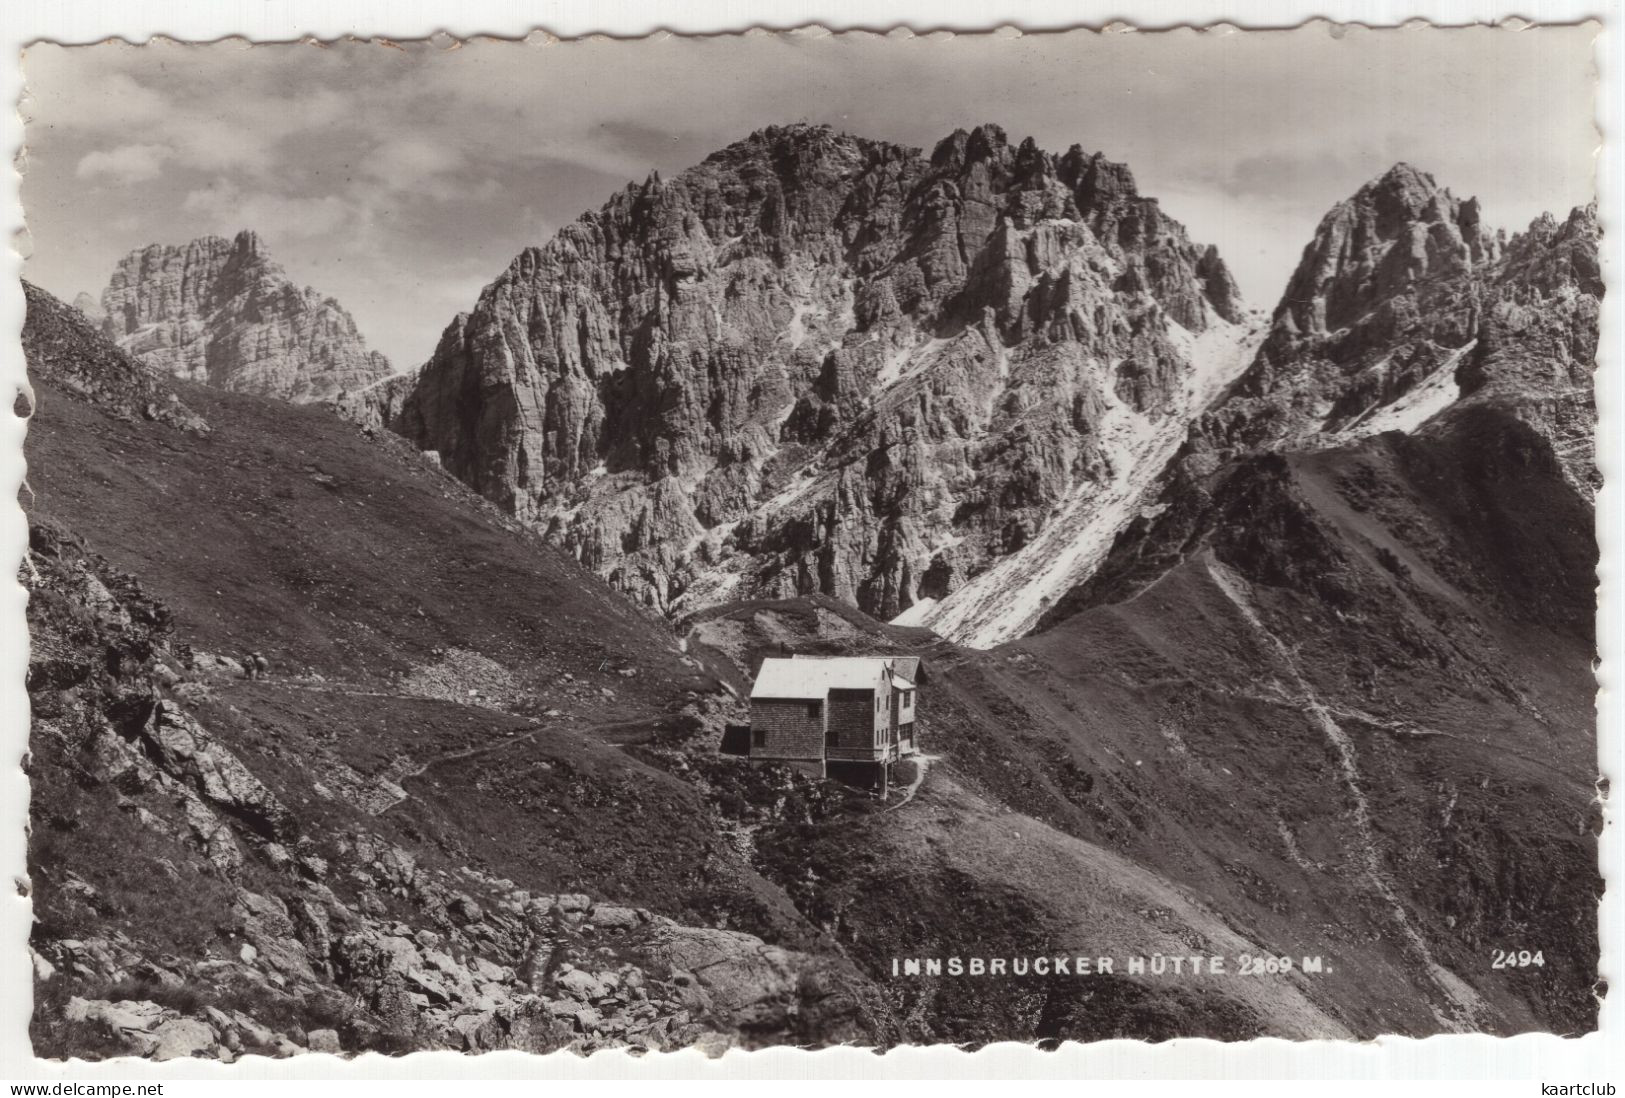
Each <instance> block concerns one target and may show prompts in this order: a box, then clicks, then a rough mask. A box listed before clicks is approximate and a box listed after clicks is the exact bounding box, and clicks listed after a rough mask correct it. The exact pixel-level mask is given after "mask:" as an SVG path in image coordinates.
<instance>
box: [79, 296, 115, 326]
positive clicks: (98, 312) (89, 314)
mask: <svg viewBox="0 0 1625 1098" xmlns="http://www.w3.org/2000/svg"><path fill="white" fill-rule="evenodd" d="M73 307H74V308H75V309H78V310H79V311H80V312H81V313H83V314H85V317H86V319H88V320H89V321H90V322H91V323H92V324H94V325H96V326H97V327H98V328H99V327H101V324H102V321H104V320H106V319H107V314H106V313H105V312H103V311H102V303H101V302H100V301H97V300H96V299H95V298H94V297H91V296H90V295H89V294H87V293H85V292H84V291H83V290H81V291H80V292H79V293H78V295H77V296H75V297H74V299H73Z"/></svg>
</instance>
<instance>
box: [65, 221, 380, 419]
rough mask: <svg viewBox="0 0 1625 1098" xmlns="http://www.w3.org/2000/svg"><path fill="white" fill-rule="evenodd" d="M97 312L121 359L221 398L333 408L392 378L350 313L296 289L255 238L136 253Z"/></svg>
mask: <svg viewBox="0 0 1625 1098" xmlns="http://www.w3.org/2000/svg"><path fill="white" fill-rule="evenodd" d="M101 304H102V309H103V312H104V318H103V319H102V321H101V323H102V326H103V330H104V331H105V332H106V333H107V335H108V336H110V337H111V338H112V339H114V340H115V341H116V342H117V343H118V344H119V346H120V347H122V348H123V349H124V350H126V351H128V352H130V353H131V354H134V355H136V356H137V357H138V358H140V359H142V360H143V361H144V362H147V363H148V364H149V365H152V366H154V367H156V368H157V369H160V370H163V371H165V372H167V373H171V374H174V375H176V376H178V377H184V378H186V379H188V380H190V381H196V382H201V383H204V384H208V385H214V386H217V387H220V388H226V389H233V390H236V391H239V392H249V393H257V394H260V395H263V396H273V397H279V398H281V399H284V400H292V401H312V400H328V399H333V398H335V397H337V396H339V395H340V394H342V393H344V392H346V391H353V390H355V389H360V388H363V387H365V386H367V385H370V384H372V383H374V382H376V381H379V380H381V379H383V378H385V377H388V376H389V375H390V374H391V373H392V372H393V371H392V370H391V368H390V365H389V362H388V360H387V359H385V358H384V356H383V355H381V354H378V353H377V352H376V351H370V350H368V349H367V346H366V342H365V340H363V339H362V337H361V334H360V332H359V331H358V330H357V329H356V325H355V321H354V320H353V319H352V318H351V317H350V315H349V313H347V312H345V310H344V309H343V308H342V307H341V306H340V305H339V304H338V303H337V302H336V301H334V300H333V299H332V298H331V297H326V296H323V295H322V294H319V293H317V292H316V291H315V290H312V289H310V288H309V287H304V288H301V287H299V286H297V285H296V284H295V283H294V282H293V281H292V280H291V279H289V278H288V276H287V274H286V272H284V271H283V269H282V267H281V266H280V265H279V264H278V263H276V262H275V261H274V260H273V259H272V258H271V255H270V252H269V251H268V249H267V248H266V246H265V243H264V241H263V240H262V239H261V238H260V236H259V234H258V233H255V232H253V231H252V230H244V231H242V232H239V233H237V234H236V235H235V236H234V237H233V238H231V239H230V240H227V239H226V238H224V237H220V236H204V237H200V238H198V239H196V240H193V241H191V242H190V243H188V244H184V245H180V246H171V245H159V244H153V245H149V246H148V247H146V248H141V249H137V250H136V251H133V252H131V253H130V254H129V255H127V256H125V257H124V259H122V260H121V261H120V262H119V264H118V267H117V268H116V269H115V270H114V272H113V276H112V278H111V280H110V281H109V282H108V286H107V289H106V290H104V291H103V293H102V301H101ZM87 315H88V314H87Z"/></svg>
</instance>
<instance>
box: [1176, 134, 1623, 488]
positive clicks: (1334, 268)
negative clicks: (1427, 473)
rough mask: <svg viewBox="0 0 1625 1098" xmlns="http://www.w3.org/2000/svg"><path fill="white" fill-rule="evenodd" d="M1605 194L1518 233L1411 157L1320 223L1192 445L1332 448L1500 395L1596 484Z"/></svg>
mask: <svg viewBox="0 0 1625 1098" xmlns="http://www.w3.org/2000/svg"><path fill="white" fill-rule="evenodd" d="M1598 236H1599V230H1598V226H1597V219H1596V210H1595V208H1594V207H1587V208H1583V209H1577V210H1575V211H1573V213H1571V214H1570V215H1569V217H1568V218H1567V220H1566V221H1564V222H1562V223H1559V222H1557V221H1556V220H1555V219H1553V218H1552V217H1551V216H1550V215H1546V216H1543V217H1541V218H1540V219H1539V220H1537V221H1536V222H1535V223H1534V224H1532V225H1530V226H1529V228H1528V230H1527V231H1525V232H1523V233H1520V234H1518V235H1516V236H1514V237H1512V239H1511V240H1510V241H1509V240H1507V239H1506V237H1505V235H1504V234H1494V235H1492V234H1491V233H1490V232H1489V231H1488V230H1487V229H1486V228H1485V227H1484V226H1483V225H1482V223H1481V222H1480V215H1479V209H1478V204H1477V202H1476V200H1472V199H1469V200H1467V201H1465V202H1463V201H1458V200H1457V199H1456V198H1455V197H1453V196H1452V195H1451V194H1450V192H1449V191H1447V190H1445V189H1443V188H1441V187H1439V186H1438V185H1437V184H1436V183H1435V182H1434V180H1433V178H1432V177H1431V176H1429V175H1427V174H1426V173H1423V172H1419V171H1417V170H1416V169H1414V168H1412V167H1410V166H1409V165H1406V164H1400V165H1397V166H1396V167H1394V168H1393V169H1391V170H1390V171H1389V172H1388V173H1387V174H1385V175H1384V176H1382V177H1381V178H1380V179H1376V180H1374V181H1372V182H1371V183H1369V184H1367V185H1366V186H1365V187H1363V188H1361V189H1360V191H1359V192H1358V193H1357V194H1355V195H1354V196H1353V197H1352V198H1350V199H1349V200H1348V201H1346V202H1343V203H1341V204H1339V205H1338V206H1337V207H1336V208H1334V209H1333V210H1332V211H1331V212H1330V213H1329V214H1327V215H1326V217H1325V219H1324V220H1323V221H1322V222H1321V224H1320V227H1319V229H1318V230H1317V232H1316V234H1315V238H1314V240H1313V241H1312V242H1311V243H1310V244H1309V246H1308V247H1307V248H1306V249H1305V250H1304V254H1303V259H1302V261H1301V262H1300V264H1299V266H1298V269H1297V271H1296V272H1295V274H1294V275H1293V277H1292V280H1291V282H1290V283H1289V284H1288V286H1287V290H1286V293H1285V295H1284V296H1283V298H1282V300H1281V303H1280V305H1279V307H1278V308H1277V309H1276V312H1275V317H1274V322H1273V324H1272V326H1271V329H1270V333H1269V336H1268V338H1267V339H1265V340H1264V343H1263V345H1262V347H1261V348H1260V349H1259V352H1258V355H1257V358H1256V359H1255V360H1254V362H1253V363H1252V365H1251V366H1250V367H1249V368H1248V369H1247V371H1246V372H1245V373H1244V374H1243V375H1242V376H1241V378H1240V379H1239V380H1238V381H1237V383H1236V385H1235V386H1234V388H1233V389H1232V391H1231V392H1230V393H1229V394H1228V398H1227V399H1226V400H1225V401H1223V402H1221V403H1220V404H1218V405H1217V406H1216V407H1215V408H1214V409H1213V411H1212V413H1211V414H1210V415H1208V416H1206V417H1204V418H1203V420H1202V421H1201V423H1200V424H1199V425H1198V428H1197V430H1196V431H1195V432H1194V433H1193V448H1194V449H1195V450H1197V451H1204V450H1210V451H1215V452H1218V453H1221V454H1223V453H1233V452H1236V451H1238V450H1245V449H1249V448H1259V447H1276V448H1280V447H1290V448H1310V449H1313V448H1319V447H1323V446H1328V445H1341V444H1343V443H1347V442H1351V441H1353V440H1356V439H1359V438H1363V437H1367V436H1370V435H1374V434H1378V433H1381V432H1382V431H1387V430H1403V431H1413V430H1416V429H1417V428H1419V427H1421V426H1422V425H1423V424H1424V423H1426V422H1428V421H1429V420H1430V419H1432V418H1433V417H1435V416H1437V415H1439V414H1440V413H1442V412H1444V411H1445V410H1446V409H1448V408H1451V407H1453V406H1455V405H1457V404H1458V403H1462V402H1468V401H1473V402H1484V401H1492V402H1494V403H1496V404H1498V405H1501V406H1505V407H1508V408H1515V409H1516V410H1517V414H1518V415H1519V417H1520V418H1523V419H1525V420H1526V421H1527V422H1529V423H1530V424H1531V425H1532V426H1534V427H1535V428H1536V430H1537V432H1538V433H1540V434H1541V435H1542V436H1543V437H1545V438H1547V439H1548V440H1550V441H1552V442H1553V443H1554V445H1555V446H1556V448H1557V449H1558V451H1559V452H1560V454H1561V461H1562V464H1563V469H1564V474H1565V477H1566V479H1568V480H1569V481H1570V483H1572V484H1573V485H1575V486H1576V487H1577V488H1579V489H1580V490H1581V491H1582V493H1583V494H1585V495H1587V496H1588V497H1589V496H1590V495H1591V494H1592V493H1593V492H1594V490H1595V487H1596V481H1597V474H1596V470H1595V468H1594V458H1593V456H1592V443H1591V434H1592V431H1593V429H1594V426H1595V405H1594V403H1593V400H1592V395H1591V390H1592V384H1591V370H1592V364H1593V360H1594V358H1595V355H1596V342H1597V315H1598V303H1599V300H1600V298H1601V295H1602V280H1601V276H1600V273H1599V268H1598V266H1597V245H1598Z"/></svg>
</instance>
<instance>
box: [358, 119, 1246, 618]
mask: <svg viewBox="0 0 1625 1098" xmlns="http://www.w3.org/2000/svg"><path fill="white" fill-rule="evenodd" d="M1249 319H1250V318H1249V317H1248V316H1247V315H1246V314H1244V312H1243V311H1242V306H1241V305H1240V302H1239V299H1238V295H1237V292H1236V289H1235V286H1234V283H1233V282H1232V281H1231V279H1230V276H1229V274H1228V272H1227V271H1226V269H1225V267H1224V264H1223V262H1222V260H1220V259H1219V257H1218V255H1217V253H1216V252H1215V251H1214V250H1213V249H1211V248H1207V249H1204V248H1202V247H1200V246H1198V245H1195V244H1193V243H1191V242H1190V241H1189V239H1188V238H1187V236H1186V234H1185V232H1184V230H1183V228H1182V227H1180V226H1179V225H1178V224H1177V223H1175V222H1173V221H1171V220H1170V219H1169V218H1167V217H1166V216H1165V215H1164V214H1163V213H1162V212H1161V210H1160V208H1159V207H1158V205H1157V202H1156V200H1155V199H1151V198H1148V197H1145V196H1143V195H1141V194H1140V193H1139V192H1138V190H1137V188H1136V186H1135V183H1134V180H1133V177H1132V175H1131V174H1130V173H1129V171H1128V169H1127V168H1126V167H1124V166H1123V165H1120V164H1114V163H1112V162H1110V161H1108V160H1106V159H1104V158H1103V157H1101V156H1099V155H1093V156H1091V155H1088V154H1086V153H1084V152H1083V151H1082V150H1081V149H1080V148H1077V147H1074V148H1072V149H1071V150H1069V151H1068V152H1066V153H1065V154H1062V155H1059V156H1057V155H1053V154H1050V153H1046V152H1044V151H1042V150H1040V149H1039V148H1038V147H1037V146H1036V145H1035V144H1034V143H1033V142H1032V141H1031V140H1028V141H1025V142H1022V143H1021V144H1020V145H1012V144H1010V143H1009V142H1008V141H1007V139H1006V137H1005V135H1004V133H1003V132H1002V131H1001V130H999V129H998V128H997V127H996V126H983V127H979V128H977V129H975V130H973V131H971V132H968V133H967V132H963V131H960V132H956V133H955V134H953V135H951V136H950V137H948V138H946V139H945V140H943V141H942V142H941V143H939V144H938V146H937V147H936V149H935V150H933V152H932V153H931V154H930V155H929V156H925V155H922V154H921V152H919V151H918V150H914V149H907V148H902V147H898V146H894V145H888V144H884V143H881V142H875V141H867V140H862V139H859V138H854V137H849V136H845V135H841V134H837V133H835V132H833V131H831V130H830V129H828V128H826V127H810V126H794V127H784V128H773V129H768V130H764V131H762V132H760V133H757V134H755V135H753V136H751V137H750V138H748V139H746V140H744V141H742V142H739V143H738V144H736V145H733V146H731V147H729V148H727V149H725V150H723V151H721V152H719V153H716V154H714V155H713V156H711V157H710V158H709V159H707V160H706V161H705V162H704V163H702V164H700V165H698V166H696V167H695V168H692V169H690V170H689V171H686V172H684V173H682V174H681V175H680V176H678V177H676V178H675V179H672V180H669V181H666V180H662V179H660V178H659V177H658V176H654V177H651V178H650V179H649V180H648V181H647V182H645V183H644V184H642V185H635V186H631V187H628V188H627V189H626V190H624V191H622V192H621V193H620V194H618V195H616V196H615V197H614V198H613V199H611V200H610V202H609V203H608V204H606V205H605V206H604V207H603V208H602V209H601V210H599V211H596V212H593V213H589V214H587V215H585V216H583V217H582V218H581V219H580V220H578V221H577V222H575V223H574V224H572V225H570V226H567V227H566V228H565V229H563V230H562V231H561V232H560V233H559V234H558V236H557V237H556V238H555V239H554V240H552V241H551V242H549V243H548V244H546V245H545V246H543V247H540V248H531V249H527V250H526V251H525V252H523V253H522V254H520V255H519V256H518V257H517V258H516V259H515V260H514V262H513V264H512V265H511V266H510V267H509V269H508V270H507V271H506V272H505V273H504V274H503V275H502V276H501V277H500V278H499V279H497V280H496V281H495V282H493V283H492V284H491V285H490V286H488V287H487V288H486V289H485V291H484V292H483V293H482V294H481V295H480V299H479V302H478V303H477V304H476V306H475V308H474V309H473V311H472V312H470V313H468V314H466V315H463V316H460V317H458V318H457V319H456V320H455V321H454V322H453V323H452V324H451V325H450V326H449V327H448V328H447V329H446V331H445V333H444V335H443V336H442V339H441V342H440V345H439V347H438V348H437V350H436V352H435V354H434V356H433V358H432V359H431V360H430V361H429V363H428V364H427V365H426V366H425V367H424V368H423V370H422V371H421V373H420V374H419V375H418V377H417V380H416V381H415V383H413V384H412V385H411V387H410V391H409V392H406V393H405V394H404V395H403V394H401V393H400V392H397V391H395V390H394V389H393V388H392V387H385V388H386V390H388V391H386V392H384V393H381V394H380V395H379V397H378V399H377V401H376V402H375V403H376V404H377V405H378V407H376V408H375V409H374V412H373V414H375V415H379V416H380V417H381V418H385V419H387V420H388V422H389V423H390V424H391V426H393V427H394V428H395V429H396V430H397V431H399V432H401V433H402V434H404V435H406V436H407V437H408V438H410V439H412V440H413V441H414V442H416V443H417V444H418V445H419V446H420V447H421V448H423V449H425V450H432V451H435V452H436V453H437V454H438V455H439V458H440V460H441V461H442V462H443V463H444V465H445V467H446V468H447V469H448V470H450V471H451V472H452V473H454V474H455V475H456V476H458V477H459V478H461V479H462V480H464V481H465V482H466V483H468V484H470V485H471V486H473V487H474V488H475V489H476V490H478V491H479V492H481V493H482V494H484V495H485V496H487V497H488V498H490V499H492V500H494V501H496V502H497V503H499V504H500V505H501V506H503V507H504V508H506V509H508V510H510V511H511V512H512V513H514V514H515V515H517V516H519V517H520V518H522V519H524V520H526V521H527V522H531V523H534V524H537V525H539V526H545V527H546V528H547V529H548V530H549V533H550V536H551V537H552V538H554V539H555V540H556V541H557V542H559V543H561V544H563V545H565V546H568V547H569V548H570V549H572V550H573V551H574V553H575V554H576V555H577V556H578V557H579V558H580V559H581V560H582V561H583V562H584V563H587V564H588V565H590V566H591V567H593V568H594V569H596V570H598V571H599V572H600V573H602V574H604V575H606V576H608V577H609V578H610V579H611V580H612V581H613V582H614V583H615V584H616V585H617V586H619V587H621V588H622V589H623V590H627V591H629V592H631V593H632V594H634V595H635V596H636V597H638V598H640V599H641V600H642V601H644V602H646V603H647V604H649V605H653V606H656V607H659V608H661V609H664V610H668V611H669V610H674V609H684V608H692V607H695V606H700V605H705V604H708V603H712V602H716V601H719V600H721V599H725V598H732V597H739V596H742V595H746V594H770V595H789V594H797V593H807V592H822V593H826V594H830V595H834V596H837V597H839V598H842V599H846V600H848V601H851V602H853V603H855V604H857V605H859V606H861V607H863V608H864V609H866V610H868V611H870V612H872V613H874V614H876V615H879V616H881V617H885V618H890V617H893V616H896V615H898V614H900V613H903V612H911V613H913V614H914V615H916V616H924V615H925V614H926V613H927V612H928V611H929V612H930V613H932V614H936V615H939V616H940V615H947V616H948V617H945V618H943V620H944V621H948V622H949V624H947V625H945V626H944V627H945V628H952V629H958V630H960V631H971V630H975V629H981V628H984V627H986V626H987V625H988V623H989V622H991V621H993V620H994V619H995V618H997V619H998V625H997V628H996V629H994V630H993V632H994V633H995V634H1000V635H1007V634H1008V633H1010V632H1013V631H1015V630H1017V629H1019V628H1020V626H1021V624H1022V620H1023V616H1025V620H1030V619H1031V617H1033V616H1036V614H1037V613H1038V612H1039V610H1040V609H1041V605H1040V603H1039V601H1038V598H1039V596H1038V595H1037V594H1032V593H1031V591H1032V590H1036V589H1038V588H1043V589H1046V590H1047V589H1049V588H1051V587H1054V586H1055V585H1056V584H1057V583H1058V582H1060V581H1059V580H1057V578H1056V576H1055V575H1051V574H1047V573H1046V574H1039V572H1037V571H1035V570H1034V569H1033V567H1032V566H1031V565H1032V557H1033V555H1032V554H1028V564H1027V565H1026V566H1024V567H1023V568H1019V569H1015V570H1012V569H1011V568H1010V564H1011V562H1012V561H1014V559H1015V558H1016V557H1017V556H1018V555H1020V554H1021V552H1022V550H1023V549H1025V548H1026V547H1028V546H1030V545H1032V544H1033V543H1034V542H1035V540H1036V539H1039V538H1040V537H1042V536H1043V535H1044V532H1045V531H1046V529H1048V528H1051V527H1054V526H1056V524H1057V522H1058V521H1060V522H1061V524H1062V525H1063V526H1064V525H1065V523H1066V522H1068V521H1070V522H1072V523H1074V524H1075V523H1077V522H1079V521H1082V520H1083V518H1087V517H1088V516H1089V515H1092V514H1093V513H1094V512H1095V511H1097V510H1099V509H1101V508H1103V507H1108V506H1109V507H1111V508H1115V510H1113V511H1112V514H1113V515H1115V514H1117V512H1118V511H1124V510H1125V508H1124V506H1123V504H1122V499H1123V498H1127V497H1132V496H1134V495H1135V494H1136V493H1137V491H1138V489H1139V488H1140V487H1143V485H1136V484H1135V483H1134V482H1133V471H1134V470H1136V469H1140V468H1158V469H1160V468H1161V465H1162V463H1163V462H1162V461H1161V460H1155V459H1156V458H1158V457H1162V458H1163V459H1164V460H1165V457H1166V454H1164V453H1163V451H1164V450H1166V451H1167V452H1168V453H1171V451H1172V448H1173V447H1174V446H1177V444H1178V441H1179V440H1180V439H1181V438H1182V437H1183V434H1184V429H1185V426H1186V425H1187V424H1188V422H1189V420H1190V418H1191V416H1193V415H1194V413H1195V411H1196V410H1197V409H1199V408H1200V407H1201V406H1202V405H1203V404H1204V403H1205V401H1206V399H1207V397H1208V396H1209V395H1210V394H1211V393H1212V391H1213V390H1214V389H1215V388H1216V387H1217V386H1218V385H1221V384H1222V383H1223V382H1224V381H1226V380H1228V377H1227V376H1226V371H1230V372H1233V371H1234V370H1235V369H1237V368H1239V366H1240V365H1242V364H1244V363H1245V361H1246V356H1245V355H1243V354H1240V353H1238V352H1237V350H1236V349H1237V347H1239V346H1245V344H1246V341H1247V338H1248V325H1247V322H1248V321H1249ZM1147 448H1149V449H1150V450H1152V451H1156V452H1155V453H1153V454H1150V455H1149V457H1150V458H1151V460H1147V457H1148V455H1147V454H1146V453H1142V451H1143V450H1146V449H1147ZM1080 514H1081V516H1082V517H1081V518H1080ZM1125 517H1126V512H1125ZM1076 566H1077V562H1071V563H1070V564H1069V565H1068V568H1072V567H1076ZM1062 572H1063V573H1065V574H1070V573H1068V572H1067V570H1066V569H1062ZM978 578H980V579H981V583H980V585H979V586H977V587H976V588H974V589H972V588H971V583H970V581H972V580H974V579H978ZM1062 578H1063V579H1064V575H1063V577H1062ZM995 579H997V580H999V581H1000V582H991V581H993V580H995ZM1035 585H1036V586H1035ZM1062 586H1064V584H1062ZM967 589H969V593H970V594H971V595H973V596H975V598H974V599H970V600H968V605H967V608H966V610H964V611H955V609H954V607H955V606H956V605H958V602H957V601H956V594H957V593H959V592H961V591H967ZM1011 592H1027V593H1028V598H1027V601H1026V602H1025V603H1020V612H1019V613H1016V614H1015V615H1014V616H1011V607H1012V606H1016V605H1017V604H1018V602H1019V600H1013V599H1012V598H1011ZM959 601H965V600H964V599H961V600H959ZM956 613H958V614H959V615H960V616H959V617H957V618H954V617H953V615H954V614H956Z"/></svg>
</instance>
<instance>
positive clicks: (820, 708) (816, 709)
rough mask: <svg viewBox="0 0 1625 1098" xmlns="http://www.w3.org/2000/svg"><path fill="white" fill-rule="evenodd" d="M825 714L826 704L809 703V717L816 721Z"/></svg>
mask: <svg viewBox="0 0 1625 1098" xmlns="http://www.w3.org/2000/svg"><path fill="white" fill-rule="evenodd" d="M823 713H824V703H823V702H808V703H807V716H809V717H812V718H814V719H817V718H818V717H821V716H823Z"/></svg>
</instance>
